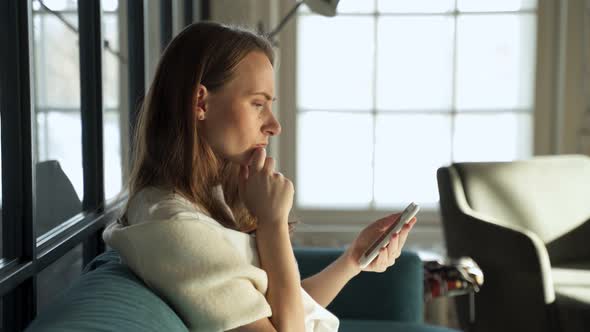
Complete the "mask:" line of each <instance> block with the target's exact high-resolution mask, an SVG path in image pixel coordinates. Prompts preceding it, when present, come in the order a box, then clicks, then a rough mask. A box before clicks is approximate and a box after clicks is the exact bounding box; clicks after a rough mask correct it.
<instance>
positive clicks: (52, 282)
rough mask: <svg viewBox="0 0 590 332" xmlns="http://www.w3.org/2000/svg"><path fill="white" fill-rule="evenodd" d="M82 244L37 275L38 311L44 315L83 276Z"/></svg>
mask: <svg viewBox="0 0 590 332" xmlns="http://www.w3.org/2000/svg"><path fill="white" fill-rule="evenodd" d="M82 257H83V256H82V244H79V245H78V246H77V247H75V248H74V249H72V251H70V252H68V253H67V254H65V255H63V256H62V257H60V258H59V259H58V260H57V261H55V262H54V263H53V264H51V265H49V266H48V267H46V268H45V269H44V270H43V271H41V272H40V273H39V274H38V275H37V310H38V311H39V313H42V312H43V310H44V309H46V308H47V306H48V305H50V304H51V303H52V302H53V301H55V300H56V299H57V298H58V297H59V296H60V295H61V294H62V293H63V292H64V291H65V290H67V289H68V287H69V286H70V285H71V284H72V283H73V282H74V281H76V280H77V279H78V278H79V277H80V275H81V274H82Z"/></svg>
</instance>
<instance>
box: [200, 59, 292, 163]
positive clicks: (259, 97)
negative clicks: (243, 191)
mask: <svg viewBox="0 0 590 332" xmlns="http://www.w3.org/2000/svg"><path fill="white" fill-rule="evenodd" d="M234 75H235V76H234V77H233V79H232V80H231V81H230V82H229V83H227V84H226V85H224V86H223V87H221V88H220V89H219V90H217V91H215V92H214V93H213V92H210V91H209V92H207V93H204V96H205V97H204V105H205V107H203V108H201V112H203V113H204V115H205V119H204V120H202V121H200V122H201V127H200V128H202V130H203V133H204V136H205V139H206V141H207V143H209V145H210V146H211V148H212V149H213V151H214V152H215V153H216V154H217V155H219V156H222V157H223V158H225V159H228V160H229V161H231V162H234V163H239V164H244V165H245V164H247V163H248V161H249V160H250V156H251V155H252V152H253V151H254V150H255V149H256V147H259V146H266V145H267V144H268V140H269V138H270V136H274V135H278V134H279V133H280V132H281V126H280V124H279V123H278V121H277V119H276V118H275V116H274V114H273V113H272V103H273V101H274V100H275V97H274V69H273V67H272V65H271V63H270V61H269V60H268V58H267V57H266V55H265V54H264V53H262V52H251V53H249V54H248V55H247V56H246V57H245V58H244V59H242V61H241V62H240V63H239V64H238V65H237V67H236V70H235V74H234ZM205 89H206V87H205ZM202 90H203V88H202V86H201V87H200V88H199V92H198V93H199V96H200V95H202V93H201V92H202ZM199 99H200V98H199Z"/></svg>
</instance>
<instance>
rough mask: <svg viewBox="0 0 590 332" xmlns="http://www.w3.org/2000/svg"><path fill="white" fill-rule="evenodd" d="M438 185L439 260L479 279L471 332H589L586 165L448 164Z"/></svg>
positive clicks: (572, 159) (589, 171) (559, 161)
mask: <svg viewBox="0 0 590 332" xmlns="http://www.w3.org/2000/svg"><path fill="white" fill-rule="evenodd" d="M437 178H438V186H439V193H440V209H441V214H442V218H443V230H444V235H445V241H446V246H447V250H448V255H449V256H451V257H459V256H470V257H472V258H473V259H474V260H475V261H476V262H477V263H478V264H479V266H480V267H481V269H482V271H483V272H484V276H485V284H484V285H483V287H482V288H481V291H480V293H478V294H477V295H476V296H475V311H476V320H475V326H473V328H474V330H475V331H590V158H588V157H586V156H579V155H570V156H551V157H549V156H548V157H537V158H533V159H531V160H526V161H515V162H487V163H455V164H452V165H451V166H449V167H442V168H440V169H439V170H438V173H437ZM457 307H458V313H459V320H460V322H461V325H462V326H463V327H466V326H467V322H468V316H467V313H468V309H467V303H466V302H465V299H461V298H457Z"/></svg>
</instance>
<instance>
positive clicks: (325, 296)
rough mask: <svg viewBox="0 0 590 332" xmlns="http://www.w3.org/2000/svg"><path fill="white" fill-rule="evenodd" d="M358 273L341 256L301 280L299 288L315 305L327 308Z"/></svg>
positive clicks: (355, 268) (356, 269) (352, 265)
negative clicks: (302, 289)
mask: <svg viewBox="0 0 590 332" xmlns="http://www.w3.org/2000/svg"><path fill="white" fill-rule="evenodd" d="M360 271H361V270H360V268H358V267H355V266H354V264H352V263H351V262H349V261H347V260H346V257H345V256H344V255H342V256H340V257H339V258H338V259H336V260H335V261H334V262H332V264H330V265H328V267H326V268H325V269H324V270H322V271H321V272H319V273H317V274H315V275H313V276H311V277H309V278H306V279H305V280H303V281H302V282H301V286H302V287H303V288H304V289H305V291H306V292H307V293H308V294H309V295H310V296H311V297H312V298H313V299H314V300H315V301H316V302H317V303H319V304H320V305H321V306H323V307H327V306H328V304H330V302H332V300H334V298H335V297H336V295H338V293H339V292H340V291H341V290H342V288H343V287H344V286H345V285H346V283H348V281H350V279H352V278H353V277H355V276H356V275H357V274H359V273H360Z"/></svg>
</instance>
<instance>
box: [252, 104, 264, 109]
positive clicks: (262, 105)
mask: <svg viewBox="0 0 590 332" xmlns="http://www.w3.org/2000/svg"><path fill="white" fill-rule="evenodd" d="M254 107H256V108H258V109H260V110H262V109H263V108H264V104H258V103H254Z"/></svg>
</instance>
